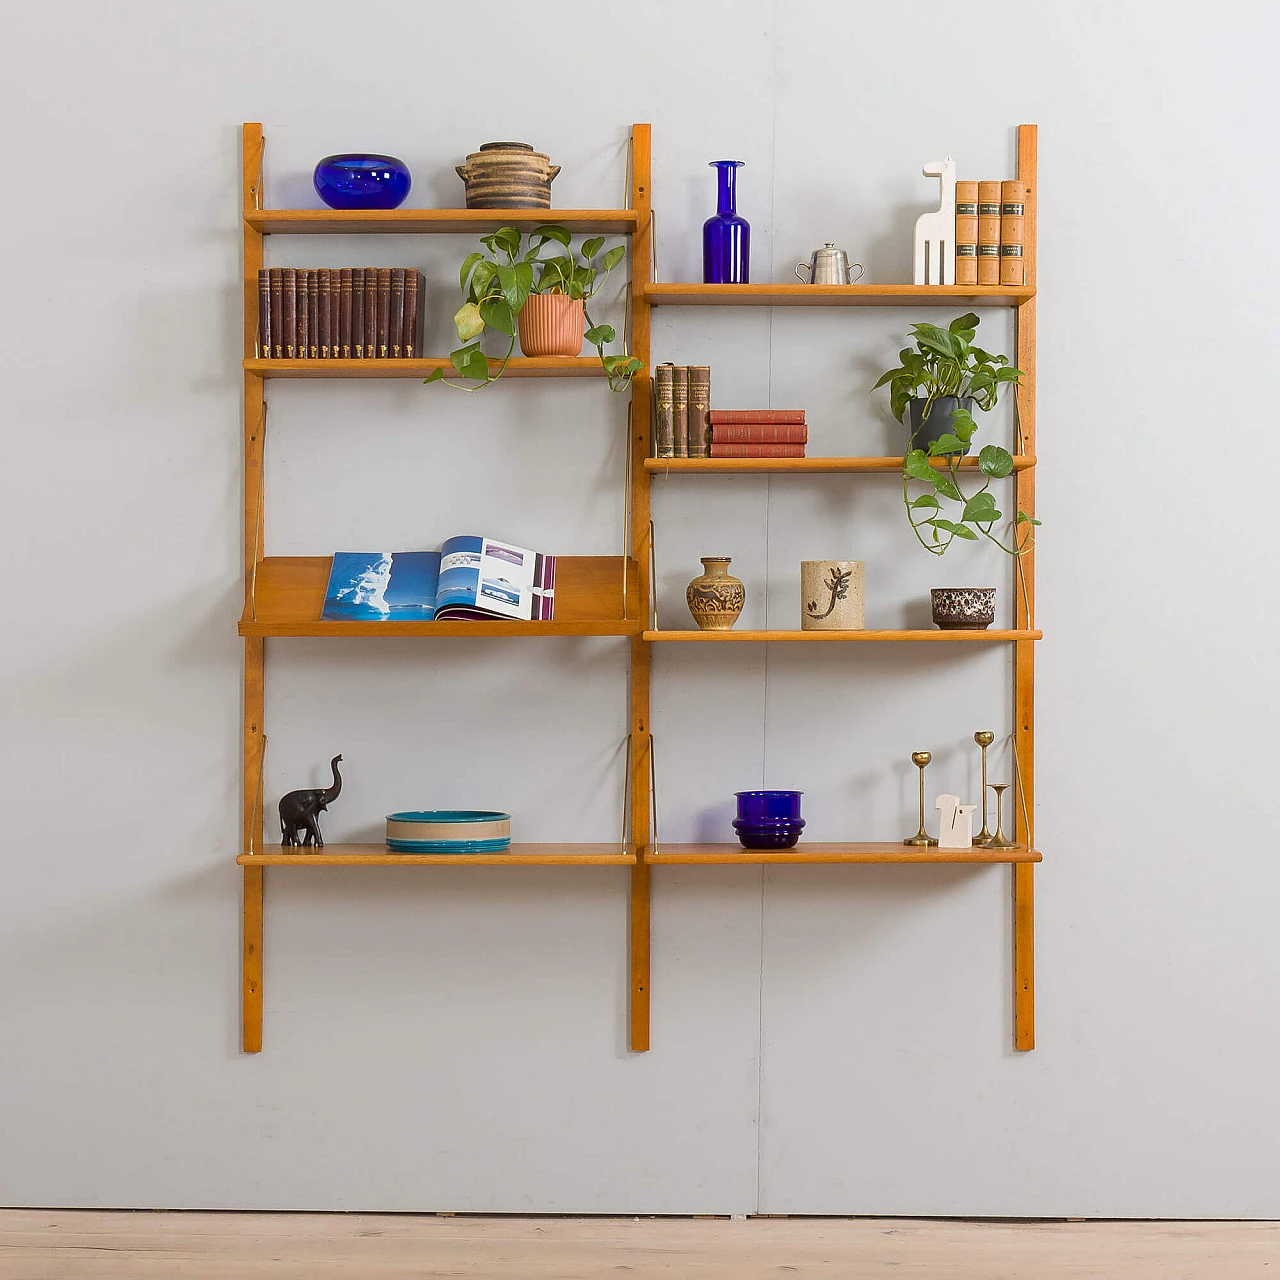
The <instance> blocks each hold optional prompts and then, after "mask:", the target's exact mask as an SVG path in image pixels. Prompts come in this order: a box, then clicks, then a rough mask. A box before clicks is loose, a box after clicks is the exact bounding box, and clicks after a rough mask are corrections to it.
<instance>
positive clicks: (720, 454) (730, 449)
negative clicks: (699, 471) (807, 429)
mask: <svg viewBox="0 0 1280 1280" xmlns="http://www.w3.org/2000/svg"><path fill="white" fill-rule="evenodd" d="M711 456H712V457H713V458H803V457H804V445H802V444H719V443H717V442H716V441H714V440H713V441H712V442H711Z"/></svg>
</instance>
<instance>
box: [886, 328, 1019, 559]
mask: <svg viewBox="0 0 1280 1280" xmlns="http://www.w3.org/2000/svg"><path fill="white" fill-rule="evenodd" d="M978 324H979V320H978V317H977V316H976V315H974V314H973V312H971V311H970V312H968V313H967V314H965V315H962V316H959V317H958V318H957V319H955V320H953V321H952V322H951V324H950V325H948V326H947V328H945V329H943V328H941V327H940V326H938V325H936V324H915V325H912V326H911V332H912V335H913V337H914V339H915V344H916V345H915V350H914V351H913V350H912V349H911V348H910V347H904V348H903V349H902V350H901V351H900V352H898V359H899V361H900V363H899V365H898V367H897V368H894V369H890V370H889V371H888V372H887V373H885V374H884V375H883V376H882V377H881V378H880V380H879V381H878V382H877V383H876V384H875V387H873V388H872V390H875V389H876V388H879V387H883V386H886V385H887V386H888V387H889V389H890V403H891V406H892V411H893V416H894V417H895V418H896V419H897V420H898V421H899V422H903V423H904V425H907V422H904V415H909V418H908V420H907V421H908V422H909V424H910V431H911V438H910V448H909V449H908V450H907V451H906V453H905V456H904V457H903V460H902V501H903V503H904V505H905V506H906V509H907V519H908V520H909V521H910V522H911V529H912V532H913V533H914V534H915V535H916V538H917V540H918V541H919V543H920V545H921V546H922V547H924V549H925V550H926V551H928V552H931V553H932V554H933V555H936V556H940V555H945V554H946V551H947V548H948V547H950V546H951V544H952V543H953V542H954V541H955V540H956V539H957V538H960V539H962V540H964V541H966V542H977V541H978V540H979V539H980V538H986V539H987V540H988V541H990V542H993V543H995V545H996V546H998V547H999V548H1000V550H1001V551H1004V552H1006V553H1007V554H1009V555H1011V556H1020V555H1022V554H1023V553H1024V552H1026V551H1028V550H1030V548H1031V545H1032V542H1033V541H1034V530H1033V527H1034V526H1035V525H1038V524H1039V523H1040V521H1039V520H1036V519H1035V518H1034V517H1032V516H1029V515H1027V513H1026V512H1025V511H1021V510H1020V511H1019V512H1018V513H1017V516H1016V517H1015V518H1014V529H1013V536H1012V537H1011V538H1010V539H1009V543H1008V544H1007V545H1006V543H1005V542H1003V541H1001V539H1000V538H999V537H997V536H996V534H995V533H993V532H992V530H993V529H994V528H995V526H996V525H997V524H998V523H999V522H1000V521H1001V520H1003V519H1004V518H1005V517H1004V513H1003V512H1001V511H1000V510H999V509H998V507H997V506H996V499H995V495H994V494H993V493H992V492H991V488H990V486H991V482H992V481H993V480H999V479H1002V478H1003V477H1005V476H1007V475H1009V474H1010V473H1011V472H1012V471H1013V456H1012V454H1010V453H1009V451H1008V450H1007V449H1005V448H1002V447H1001V446H1000V445H997V444H988V445H984V446H983V447H982V449H981V450H980V451H979V453H978V459H977V462H978V466H977V470H978V473H979V474H980V475H981V476H982V477H983V484H982V486H981V488H979V489H976V490H974V491H972V492H968V491H967V488H966V485H965V484H964V483H963V482H962V480H961V468H960V465H959V460H960V459H961V458H962V457H963V456H964V455H965V454H967V453H968V452H969V449H970V447H971V441H972V440H973V437H974V435H975V434H976V433H977V430H978V424H977V422H976V421H975V420H974V417H973V409H974V407H975V406H976V407H977V408H979V409H981V410H983V411H984V412H985V411H987V410H990V409H994V408H995V406H996V404H997V403H998V401H999V398H1000V392H1001V390H1002V388H1004V387H1008V386H1015V387H1016V386H1017V385H1018V380H1019V379H1020V378H1021V377H1022V374H1021V372H1020V370H1018V369H1015V368H1014V367H1013V366H1012V365H1011V364H1010V363H1009V359H1008V357H1007V356H1003V355H992V354H991V353H990V352H987V351H984V350H982V348H981V347H978V346H975V345H974V341H973V340H974V337H975V336H976V333H977V328H978ZM913 484H916V485H924V486H926V490H925V492H923V493H917V494H916V495H915V496H914V497H913V496H912V488H911V486H912V485H913ZM944 502H946V503H950V504H952V505H951V506H944V505H943V503H944Z"/></svg>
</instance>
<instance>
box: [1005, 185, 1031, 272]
mask: <svg viewBox="0 0 1280 1280" xmlns="http://www.w3.org/2000/svg"><path fill="white" fill-rule="evenodd" d="M1026 200H1027V188H1026V184H1025V183H1023V182H1019V181H1018V180H1017V179H1016V178H1015V179H1014V180H1013V181H1011V182H1002V183H1001V184H1000V283H1001V284H1026V282H1027V267H1026V263H1025V261H1024V260H1023V257H1022V221H1023V215H1024V212H1025V210H1026Z"/></svg>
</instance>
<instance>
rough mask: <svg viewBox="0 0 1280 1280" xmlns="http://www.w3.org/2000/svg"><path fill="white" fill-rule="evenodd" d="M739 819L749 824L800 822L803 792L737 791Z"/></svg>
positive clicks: (735, 793)
mask: <svg viewBox="0 0 1280 1280" xmlns="http://www.w3.org/2000/svg"><path fill="white" fill-rule="evenodd" d="M733 794H734V795H735V796H737V797H738V817H739V818H742V819H744V820H746V821H748V822H761V821H764V822H769V821H773V822H778V821H783V822H798V821H799V820H800V797H801V796H802V795H804V792H803V791H735V792H734V793H733Z"/></svg>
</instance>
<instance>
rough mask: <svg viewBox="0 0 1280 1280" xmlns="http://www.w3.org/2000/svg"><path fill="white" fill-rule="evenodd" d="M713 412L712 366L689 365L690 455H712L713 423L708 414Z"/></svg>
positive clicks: (706, 456) (700, 456)
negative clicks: (709, 420) (708, 419)
mask: <svg viewBox="0 0 1280 1280" xmlns="http://www.w3.org/2000/svg"><path fill="white" fill-rule="evenodd" d="M710 412H711V366H710V365H708V364H691V365H690V366H689V457H691V458H709V457H710V456H711V424H710V423H709V422H708V421H707V414H708V413H710Z"/></svg>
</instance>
